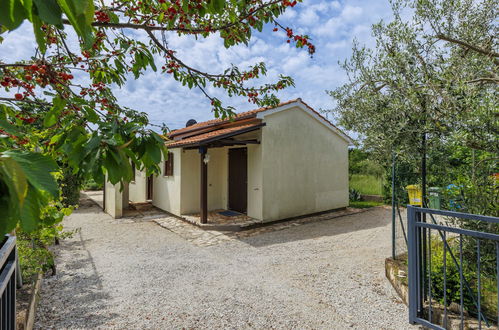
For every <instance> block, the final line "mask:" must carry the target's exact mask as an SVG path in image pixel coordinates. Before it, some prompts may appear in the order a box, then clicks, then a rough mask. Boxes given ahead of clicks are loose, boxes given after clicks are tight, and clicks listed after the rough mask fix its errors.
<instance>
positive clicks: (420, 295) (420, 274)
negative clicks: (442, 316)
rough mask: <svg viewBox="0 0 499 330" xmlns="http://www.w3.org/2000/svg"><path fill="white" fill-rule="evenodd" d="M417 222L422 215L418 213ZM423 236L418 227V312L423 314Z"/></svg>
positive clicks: (421, 230) (421, 229)
mask: <svg viewBox="0 0 499 330" xmlns="http://www.w3.org/2000/svg"><path fill="white" fill-rule="evenodd" d="M415 215H416V216H415V219H416V220H415V222H420V221H421V213H419V212H417V213H415ZM422 235H423V228H421V227H417V238H416V251H417V261H416V265H417V273H418V277H417V278H418V286H417V289H418V311H419V312H422V311H423V292H422V291H423V290H424V277H423V272H422V271H421V267H422V263H421V262H422V260H423V257H422V255H421V253H422V251H423V249H422V248H421V244H422V241H421V236H422Z"/></svg>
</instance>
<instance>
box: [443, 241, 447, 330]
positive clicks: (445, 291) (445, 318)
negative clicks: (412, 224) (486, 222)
mask: <svg viewBox="0 0 499 330" xmlns="http://www.w3.org/2000/svg"><path fill="white" fill-rule="evenodd" d="M443 263H444V328H446V329H447V232H445V231H444V260H443Z"/></svg>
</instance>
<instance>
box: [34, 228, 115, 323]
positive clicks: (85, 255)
mask: <svg viewBox="0 0 499 330" xmlns="http://www.w3.org/2000/svg"><path fill="white" fill-rule="evenodd" d="M75 235H76V237H77V238H78V240H77V241H65V242H63V243H62V244H61V245H60V247H59V249H60V250H59V251H58V254H64V253H71V255H72V256H74V258H73V259H72V260H71V261H70V262H66V263H64V264H60V265H58V266H59V267H58V273H57V275H56V276H54V277H49V278H46V280H45V283H44V288H43V289H42V299H41V304H40V307H39V311H38V315H37V319H38V320H37V323H36V328H38V329H44V328H47V327H50V328H56V329H60V328H99V327H102V326H103V325H109V324H110V322H112V320H113V319H116V318H117V317H118V314H114V313H111V314H110V313H106V314H104V313H103V311H105V310H109V308H107V306H108V305H109V303H110V301H111V296H110V295H109V294H108V293H107V292H105V290H104V288H103V285H102V281H101V279H100V277H99V274H98V272H97V269H96V267H95V263H94V261H93V258H92V255H91V254H90V252H89V251H88V249H87V248H86V246H85V240H83V239H82V236H81V233H80V232H78V233H76V234H75ZM111 324H112V323H111Z"/></svg>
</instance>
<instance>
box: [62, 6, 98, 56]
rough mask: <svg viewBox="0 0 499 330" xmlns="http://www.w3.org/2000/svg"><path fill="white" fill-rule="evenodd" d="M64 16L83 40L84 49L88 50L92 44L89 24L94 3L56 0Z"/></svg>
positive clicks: (92, 15) (92, 16) (92, 17)
mask: <svg viewBox="0 0 499 330" xmlns="http://www.w3.org/2000/svg"><path fill="white" fill-rule="evenodd" d="M57 3H58V4H59V6H60V7H61V9H62V11H63V12H64V14H66V16H67V18H68V20H69V22H70V23H71V25H72V26H73V28H74V29H75V31H76V33H77V34H78V35H79V36H80V37H81V38H82V39H83V42H84V46H85V48H87V49H88V48H90V47H91V46H92V43H93V32H92V26H91V23H92V21H93V19H94V12H95V7H94V2H93V1H92V0H57Z"/></svg>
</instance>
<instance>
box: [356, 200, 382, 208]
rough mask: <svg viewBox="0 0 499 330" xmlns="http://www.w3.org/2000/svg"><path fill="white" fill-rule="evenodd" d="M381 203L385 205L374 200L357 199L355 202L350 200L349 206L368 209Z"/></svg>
mask: <svg viewBox="0 0 499 330" xmlns="http://www.w3.org/2000/svg"><path fill="white" fill-rule="evenodd" d="M380 205H383V203H381V202H374V201H355V202H352V201H350V205H349V206H350V207H354V208H356V209H367V208H369V207H375V206H380Z"/></svg>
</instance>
